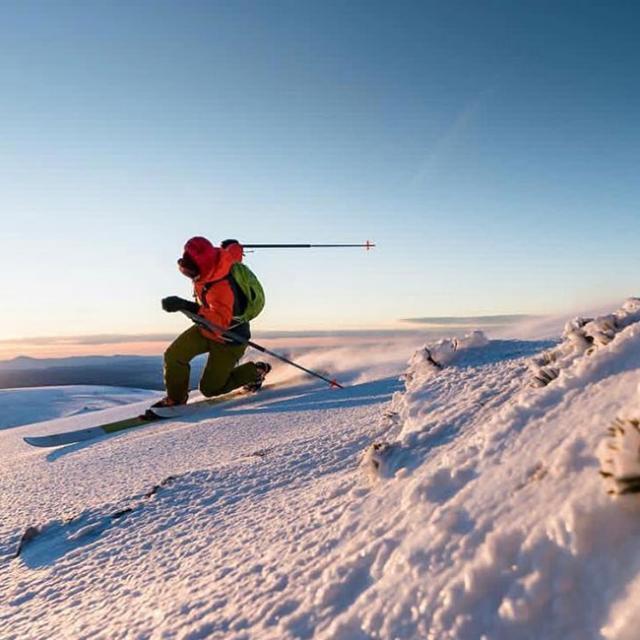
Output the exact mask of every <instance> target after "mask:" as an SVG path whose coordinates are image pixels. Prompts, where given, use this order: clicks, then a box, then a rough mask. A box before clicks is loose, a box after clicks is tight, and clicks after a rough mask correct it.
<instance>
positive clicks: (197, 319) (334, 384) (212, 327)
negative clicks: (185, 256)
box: [182, 309, 344, 389]
mask: <svg viewBox="0 0 640 640" xmlns="http://www.w3.org/2000/svg"><path fill="white" fill-rule="evenodd" d="M182 313H184V315H185V316H187V318H189V319H190V320H191V321H192V322H194V323H195V324H199V325H200V326H201V327H204V328H205V329H208V330H209V331H212V332H214V333H221V334H222V335H223V336H226V337H228V338H231V339H232V340H235V341H236V342H240V343H242V344H247V345H249V346H250V347H253V348H254V349H256V350H257V351H260V352H262V353H266V354H268V355H270V356H273V357H274V358H277V359H278V360H282V362H286V363H287V364H290V365H291V366H292V367H296V368H297V369H300V370H301V371H304V372H305V373H308V374H309V375H310V376H314V377H316V378H320V380H324V381H325V382H328V383H329V384H330V385H331V388H337V389H344V387H343V386H342V385H341V384H340V383H339V382H338V381H337V380H335V379H334V380H329V378H325V377H324V376H323V375H321V374H320V373H318V372H317V371H312V370H311V369H307V368H306V367H303V366H302V365H301V364H298V363H296V362H293V360H289V359H288V358H285V357H284V356H281V355H279V354H277V353H274V352H273V351H269V349H267V348H266V347H263V346H262V345H259V344H257V343H255V342H253V341H252V340H247V339H246V338H243V337H242V336H239V335H237V334H236V333H234V332H233V331H230V330H229V329H223V328H222V327H220V326H218V325H217V324H214V323H213V322H210V321H209V320H207V319H206V318H203V317H202V316H200V315H198V314H197V313H193V311H187V310H186V309H182Z"/></svg>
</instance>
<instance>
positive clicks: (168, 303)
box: [162, 296, 200, 313]
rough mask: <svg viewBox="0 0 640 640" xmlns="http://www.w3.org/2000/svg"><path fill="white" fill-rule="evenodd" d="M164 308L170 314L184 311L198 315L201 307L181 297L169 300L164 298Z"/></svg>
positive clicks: (170, 297) (172, 297)
mask: <svg viewBox="0 0 640 640" xmlns="http://www.w3.org/2000/svg"><path fill="white" fill-rule="evenodd" d="M162 308H163V309H164V310H165V311H167V312H169V313H174V312H176V311H183V310H184V311H191V312H192V313H198V310H199V309H200V306H199V305H198V304H196V303H195V302H193V301H191V300H185V299H184V298H181V297H180V296H169V297H168V298H162Z"/></svg>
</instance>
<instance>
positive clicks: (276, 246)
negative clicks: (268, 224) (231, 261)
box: [240, 240, 376, 251]
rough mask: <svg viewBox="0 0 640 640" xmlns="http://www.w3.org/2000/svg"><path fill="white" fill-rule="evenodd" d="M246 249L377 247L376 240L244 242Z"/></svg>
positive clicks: (367, 248)
mask: <svg viewBox="0 0 640 640" xmlns="http://www.w3.org/2000/svg"><path fill="white" fill-rule="evenodd" d="M240 244H241V245H242V247H244V248H245V249H326V248H329V247H365V249H366V250H367V251H369V249H373V247H375V246H376V245H375V243H374V242H369V240H367V241H366V242H365V243H364V244H244V243H240Z"/></svg>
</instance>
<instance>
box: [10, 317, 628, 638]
mask: <svg viewBox="0 0 640 640" xmlns="http://www.w3.org/2000/svg"><path fill="white" fill-rule="evenodd" d="M454 346H455V348H454ZM554 346H556V343H551V342H539V341H538V342H532V341H516V340H494V341H490V342H488V341H487V340H486V339H481V337H480V336H477V335H476V336H475V337H473V336H472V337H470V338H469V340H468V341H466V342H465V341H464V340H460V339H459V341H458V343H457V345H456V344H455V343H454V342H453V341H450V343H447V342H446V341H441V342H440V343H434V344H429V345H427V347H428V349H429V351H428V352H427V351H425V350H424V349H420V350H419V351H418V352H417V353H416V354H415V355H414V356H413V357H411V359H410V364H409V366H408V368H407V369H406V371H405V373H404V374H403V376H402V383H400V382H398V375H399V374H400V373H401V372H400V370H398V371H397V372H396V374H395V375H393V376H387V377H384V378H380V379H377V380H371V381H368V382H364V383H362V384H356V385H354V386H351V387H349V388H347V389H345V390H344V391H331V390H325V389H324V388H321V387H319V386H313V385H298V386H290V387H284V388H282V387H280V388H275V389H270V390H267V391H265V392H264V393H263V394H262V395H259V396H256V397H254V398H251V399H246V400H242V401H239V402H237V403H234V404H233V406H227V407H222V406H219V407H216V408H210V409H207V413H206V415H198V416H196V415H194V416H190V417H188V418H185V419H183V420H182V421H175V422H170V423H169V422H167V423H162V424H158V423H156V424H152V425H149V426H148V427H141V428H140V429H139V430H135V431H133V432H130V433H122V434H118V435H116V436H114V437H109V438H105V439H103V440H100V441H97V442H93V443H91V444H86V443H83V444H81V445H73V446H68V447H62V448H60V449H58V450H55V451H52V452H49V453H47V452H42V451H40V450H35V449H28V448H27V447H26V445H23V444H22V443H21V441H20V439H19V436H22V435H26V434H27V433H31V432H32V428H31V427H23V428H20V429H12V430H9V431H7V432H5V433H3V434H0V438H2V443H1V444H2V446H3V447H4V448H5V450H7V451H8V452H9V456H8V458H7V459H6V460H5V461H3V463H2V464H3V473H2V475H1V476H0V499H1V500H2V504H1V505H0V507H1V509H2V513H3V514H8V517H7V518H6V519H4V520H2V522H0V571H1V572H2V581H0V602H1V603H2V604H0V637H2V638H4V637H7V638H25V637H28V638H35V639H36V640H38V639H40V638H43V639H44V638H50V637H61V638H74V639H76V638H78V639H89V638H105V639H106V638H109V639H111V638H158V639H159V638H180V639H187V638H189V639H191V640H195V639H200V638H203V639H204V638H214V639H222V638H224V639H227V638H228V639H231V640H240V639H243V640H248V639H251V640H253V639H256V640H263V639H264V640H276V639H277V640H281V639H282V640H292V639H294V638H295V639H297V638H319V639H321V640H329V639H330V640H354V639H355V640H364V639H365V638H366V639H368V638H378V639H382V640H392V639H393V640H395V639H416V638H418V639H428V640H454V639H455V640H467V639H468V640H472V639H473V640H479V639H481V638H483V637H484V638H492V639H493V640H507V639H508V640H512V639H515V640H518V639H532V640H533V639H535V640H539V639H541V638H544V639H545V640H546V639H550V640H555V639H558V640H560V639H562V640H565V639H576V640H577V639H580V640H596V639H600V638H608V639H616V640H632V639H635V638H636V637H637V628H638V624H639V623H640V616H639V615H638V613H637V611H638V608H637V606H636V603H637V598H638V597H640V579H638V577H637V576H638V575H640V553H639V552H638V550H637V549H638V540H639V539H640V503H638V502H637V496H635V495H630V496H622V497H616V498H612V497H611V496H609V495H608V494H607V493H606V491H605V487H604V483H603V482H602V479H601V478H600V476H599V474H598V469H599V462H598V459H597V457H596V453H595V452H596V450H597V448H598V446H599V444H600V443H601V441H602V440H603V439H604V438H605V434H606V430H607V428H608V427H609V426H610V425H611V423H612V421H613V420H614V418H616V417H619V418H620V419H630V420H631V419H638V418H640V416H639V415H637V410H638V407H640V395H639V394H638V389H637V388H638V382H639V381H640V369H639V366H640V324H638V323H635V322H630V323H628V324H627V325H626V326H624V327H618V330H617V331H616V333H615V337H614V338H613V339H612V340H610V341H608V342H607V343H606V344H604V343H603V344H600V345H598V347H597V348H596V349H592V350H590V351H589V350H585V351H584V352H582V353H581V354H579V355H576V357H572V358H570V360H569V361H567V362H566V366H564V367H563V368H562V371H561V372H560V374H559V375H558V376H557V377H556V378H554V379H553V381H552V382H551V383H550V384H548V385H547V386H544V387H540V388H537V387H532V386H531V385H530V382H531V370H530V367H529V363H530V360H531V358H532V357H534V356H535V355H536V354H539V353H540V352H542V351H544V350H548V349H552V348H554ZM587 351H589V354H587ZM410 355H411V353H410V352H409V353H407V354H406V356H405V361H406V360H407V359H409V357H410ZM437 357H439V358H440V359H441V362H438V365H440V366H436V365H434V364H433V362H431V360H430V358H431V359H432V360H434V361H437ZM358 358H359V360H358V362H360V363H362V362H364V361H365V356H364V354H362V353H360V354H358ZM317 360H318V362H319V361H320V358H319V357H318V358H317ZM387 366H390V364H389V363H387V364H385V367H387ZM349 375H350V376H351V379H352V380H356V379H358V373H357V371H356V370H355V369H353V370H351V373H350V374H349ZM111 411H112V412H113V411H115V410H111ZM79 419H80V418H76V419H75V420H76V421H77V420H79ZM83 419H86V418H83ZM59 426H60V425H59V424H58V425H57V427H56V428H58V427H59ZM13 432H15V433H13ZM168 477H171V480H170V481H167V482H165V483H162V481H163V480H164V479H165V478H168ZM154 488H155V490H154ZM30 528H33V529H32V530H31V531H30V533H29V535H27V539H26V540H23V543H22V544H21V538H22V537H23V535H24V534H25V533H26V532H27V531H29V529H30ZM18 547H21V549H20V554H19V555H18V557H15V556H16V551H17V549H18Z"/></svg>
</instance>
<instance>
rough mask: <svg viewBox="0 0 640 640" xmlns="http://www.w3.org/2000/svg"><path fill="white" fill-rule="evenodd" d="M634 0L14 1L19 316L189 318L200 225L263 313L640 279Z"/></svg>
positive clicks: (313, 321)
mask: <svg viewBox="0 0 640 640" xmlns="http://www.w3.org/2000/svg"><path fill="white" fill-rule="evenodd" d="M639 26H640V7H639V6H638V5H637V3H633V2H616V3H600V2H598V3H592V4H591V3H589V2H444V1H443V2H393V3H391V2H373V1H370V2H350V1H346V2H324V1H323V2H295V1H292V2H268V1H255V2H244V1H240V2H189V1H187V2H177V1H176V2H157V1H156V2H91V1H86V2H72V3H66V2H24V1H20V2H4V3H2V5H1V6H0V83H1V86H2V88H3V100H2V101H0V211H1V212H2V236H1V237H2V251H0V283H1V285H2V289H1V290H2V292H3V295H4V304H3V305H2V306H3V312H2V314H0V335H1V336H4V337H5V339H8V338H22V337H30V336H42V335H77V334H95V333H119V332H122V333H144V332H167V331H168V332H171V331H173V330H174V329H176V330H177V329H179V328H180V327H181V326H182V325H183V321H182V320H181V319H179V318H175V317H172V316H168V315H167V314H163V313H162V311H161V310H160V307H159V299H160V298H161V297H163V296H164V295H169V294H182V295H188V293H189V286H188V282H187V281H186V280H185V279H184V278H183V277H182V276H180V275H179V274H178V273H177V271H176V270H175V259H176V257H177V256H178V255H179V254H180V251H181V246H182V244H183V243H184V241H185V240H186V239H187V238H188V237H190V236H192V235H206V236H208V237H210V238H211V239H212V240H213V241H219V240H221V239H223V238H226V237H238V238H240V239H241V240H244V241H246V242H336V241H337V242H339V241H343V242H360V241H365V240H367V239H371V240H374V241H376V242H377V243H378V244H379V247H378V248H377V249H376V250H375V251H373V252H369V253H366V252H364V251H362V252H360V251H356V250H349V251H347V250H344V251H339V252H338V251H336V252H330V251H320V250H318V251H299V252H292V251H290V252H284V251H283V252H275V251H264V252H261V253H255V254H253V255H251V256H249V264H250V265H251V266H252V267H254V269H255V271H256V272H257V273H258V274H259V275H260V276H261V279H262V280H263V281H264V284H265V286H266V289H267V294H268V300H269V303H268V308H267V310H266V312H265V314H264V316H262V317H261V318H260V320H259V321H258V322H257V323H256V324H257V327H258V328H263V329H310V328H313V329H316V328H320V329H324V328H338V329H339V328H354V327H388V326H393V325H394V323H395V322H396V320H397V319H399V318H406V317H417V316H438V315H443V316H453V315H479V314H502V313H534V314H535V313H550V312H562V311H564V310H566V309H568V308H575V307H580V306H588V305H593V304H598V303H601V302H603V301H608V300H615V301H618V299H620V298H623V297H625V296H627V295H632V294H634V293H638V289H637V284H636V278H637V276H636V274H637V273H638V268H639V267H640V256H639V253H638V251H637V244H638V240H637V238H638V235H639V232H640V215H639V214H638V210H637V203H638V201H639V199H640V180H638V169H639V168H640V127H639V126H638V125H639V124H640V123H639V116H638V114H639V113H640V84H639V83H638V82H637V79H638V77H639V74H638V72H639V71H640V68H639V67H640V62H639V61H640V51H639V47H638V44H637V32H638V27H639Z"/></svg>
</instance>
